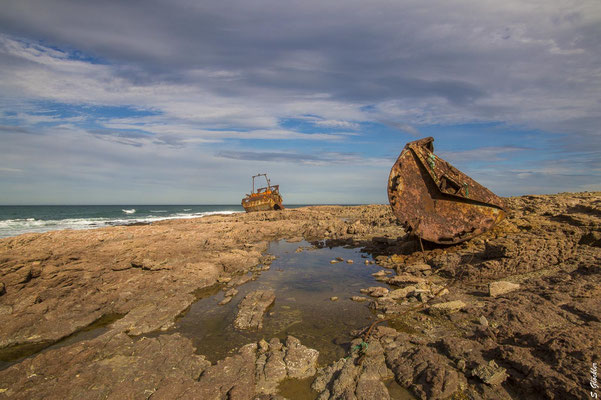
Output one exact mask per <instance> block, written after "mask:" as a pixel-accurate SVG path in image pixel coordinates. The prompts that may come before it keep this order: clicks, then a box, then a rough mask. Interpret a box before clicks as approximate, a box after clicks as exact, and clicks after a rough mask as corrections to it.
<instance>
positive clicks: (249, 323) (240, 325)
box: [234, 290, 275, 330]
mask: <svg viewBox="0 0 601 400" xmlns="http://www.w3.org/2000/svg"><path fill="white" fill-rule="evenodd" d="M274 301H275V292H274V291H273V290H255V291H254V292H250V293H249V294H247V295H246V296H245V297H244V299H242V301H241V302H240V304H238V315H237V316H236V320H235V321H234V326H235V327H236V329H241V330H244V329H257V330H258V329H261V328H262V327H263V314H265V311H266V310H267V308H268V307H269V306H270V305H272V304H273V302H274Z"/></svg>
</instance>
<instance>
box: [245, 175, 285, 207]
mask: <svg viewBox="0 0 601 400" xmlns="http://www.w3.org/2000/svg"><path fill="white" fill-rule="evenodd" d="M260 176H264V177H265V180H266V181H267V186H266V187H262V188H258V189H257V190H256V191H255V178H258V177H260ZM252 180H253V187H252V192H251V193H250V194H247V195H246V196H245V197H244V198H243V199H242V207H244V209H245V210H246V212H252V211H269V210H282V209H283V208H284V206H283V205H282V196H281V195H280V185H272V184H271V182H270V181H269V178H268V177H267V174H257V175H255V176H253V177H252Z"/></svg>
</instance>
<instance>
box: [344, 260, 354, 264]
mask: <svg viewBox="0 0 601 400" xmlns="http://www.w3.org/2000/svg"><path fill="white" fill-rule="evenodd" d="M346 263H347V264H352V263H354V261H353V260H346Z"/></svg>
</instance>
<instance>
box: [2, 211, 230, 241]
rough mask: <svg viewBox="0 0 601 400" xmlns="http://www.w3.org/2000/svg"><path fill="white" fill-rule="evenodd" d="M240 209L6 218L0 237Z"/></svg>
mask: <svg viewBox="0 0 601 400" xmlns="http://www.w3.org/2000/svg"><path fill="white" fill-rule="evenodd" d="M240 212H242V211H232V210H225V211H205V212H198V213H177V214H174V215H169V216H150V217H139V218H115V219H109V218H70V219H60V220H38V219H35V218H23V219H6V220H1V221H0V238H6V237H11V236H17V235H21V234H23V233H43V232H48V231H54V230H62V229H74V230H80V229H94V228H102V227H106V226H114V225H129V224H135V223H152V222H157V221H165V220H170V219H190V218H202V217H205V216H208V215H218V214H223V215H229V214H235V213H240Z"/></svg>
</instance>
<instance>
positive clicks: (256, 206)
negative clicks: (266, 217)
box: [242, 193, 284, 212]
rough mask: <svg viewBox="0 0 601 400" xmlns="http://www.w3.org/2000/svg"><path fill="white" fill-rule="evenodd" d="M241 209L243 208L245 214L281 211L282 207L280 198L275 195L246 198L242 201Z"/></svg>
mask: <svg viewBox="0 0 601 400" xmlns="http://www.w3.org/2000/svg"><path fill="white" fill-rule="evenodd" d="M242 207H244V209H245V210H246V212H253V211H269V210H282V209H283V208H284V206H283V205H282V196H280V195H279V194H275V193H271V194H266V195H258V196H256V195H255V196H247V197H245V198H244V199H242Z"/></svg>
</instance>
